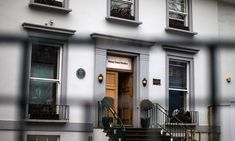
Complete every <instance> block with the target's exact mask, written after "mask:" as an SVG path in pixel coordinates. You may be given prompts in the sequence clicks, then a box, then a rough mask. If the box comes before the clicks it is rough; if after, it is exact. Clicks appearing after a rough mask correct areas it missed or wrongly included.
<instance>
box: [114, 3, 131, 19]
mask: <svg viewBox="0 0 235 141" xmlns="http://www.w3.org/2000/svg"><path fill="white" fill-rule="evenodd" d="M110 6H111V8H110V15H111V16H114V17H118V18H124V19H129V20H135V0H111V5H110Z"/></svg>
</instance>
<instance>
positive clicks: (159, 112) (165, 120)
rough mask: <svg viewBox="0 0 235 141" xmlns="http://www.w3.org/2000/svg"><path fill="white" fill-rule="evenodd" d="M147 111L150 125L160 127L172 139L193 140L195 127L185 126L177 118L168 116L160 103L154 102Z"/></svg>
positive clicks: (178, 140) (179, 140) (180, 140)
mask: <svg viewBox="0 0 235 141" xmlns="http://www.w3.org/2000/svg"><path fill="white" fill-rule="evenodd" d="M148 112H149V113H150V114H151V127H154V128H156V127H160V128H161V129H162V130H163V131H164V132H165V133H166V135H168V136H170V137H171V138H172V139H173V140H177V141H182V140H186V141H193V139H194V134H195V129H193V128H190V127H187V126H186V125H185V123H183V122H182V121H180V120H179V119H177V118H175V117H172V116H170V115H169V113H168V111H167V110H166V109H164V108H163V107H162V106H161V105H159V104H155V106H154V107H153V109H151V110H149V111H148ZM161 133H163V132H161Z"/></svg>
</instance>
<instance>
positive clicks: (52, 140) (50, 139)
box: [27, 135, 60, 141]
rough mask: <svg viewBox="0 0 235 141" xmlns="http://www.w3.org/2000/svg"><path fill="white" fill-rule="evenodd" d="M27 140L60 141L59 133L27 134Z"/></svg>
mask: <svg viewBox="0 0 235 141" xmlns="http://www.w3.org/2000/svg"><path fill="white" fill-rule="evenodd" d="M27 141H60V136H58V135H27Z"/></svg>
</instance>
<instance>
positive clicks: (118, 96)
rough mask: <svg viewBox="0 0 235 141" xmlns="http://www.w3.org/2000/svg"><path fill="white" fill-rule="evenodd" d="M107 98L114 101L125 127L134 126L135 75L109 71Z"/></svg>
mask: <svg viewBox="0 0 235 141" xmlns="http://www.w3.org/2000/svg"><path fill="white" fill-rule="evenodd" d="M106 96H110V97H112V98H113V99H114V110H115V111H116V112H117V114H118V116H119V117H120V118H121V120H122V122H123V123H124V125H125V126H132V125H133V75H132V73H131V72H118V71H107V73H106Z"/></svg>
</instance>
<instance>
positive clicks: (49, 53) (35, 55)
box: [31, 45, 59, 79]
mask: <svg viewBox="0 0 235 141" xmlns="http://www.w3.org/2000/svg"><path fill="white" fill-rule="evenodd" d="M58 53H59V47H49V46H43V45H33V47H32V60H31V61H32V63H31V76H32V77H38V78H50V79H56V78H57V67H58V66H57V62H58Z"/></svg>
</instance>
